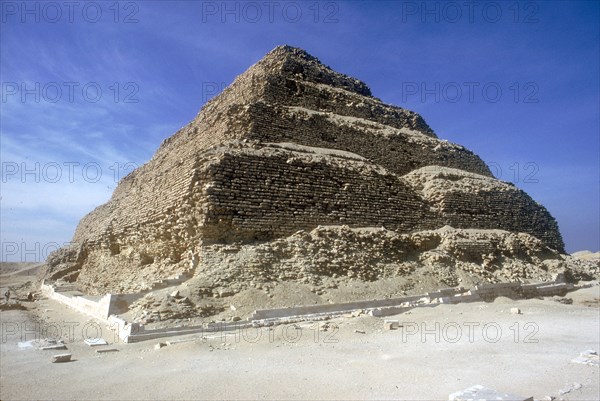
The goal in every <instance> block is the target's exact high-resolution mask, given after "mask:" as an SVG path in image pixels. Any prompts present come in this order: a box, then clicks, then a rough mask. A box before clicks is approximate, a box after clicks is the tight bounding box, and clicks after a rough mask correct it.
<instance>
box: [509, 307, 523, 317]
mask: <svg viewBox="0 0 600 401" xmlns="http://www.w3.org/2000/svg"><path fill="white" fill-rule="evenodd" d="M510 313H512V314H513V315H521V314H522V312H521V309H519V308H510Z"/></svg>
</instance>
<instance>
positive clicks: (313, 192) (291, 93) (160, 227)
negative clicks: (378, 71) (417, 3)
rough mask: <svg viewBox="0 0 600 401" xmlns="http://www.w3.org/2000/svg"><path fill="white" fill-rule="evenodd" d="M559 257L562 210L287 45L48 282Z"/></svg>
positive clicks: (126, 190) (189, 134) (511, 274)
mask: <svg viewBox="0 0 600 401" xmlns="http://www.w3.org/2000/svg"><path fill="white" fill-rule="evenodd" d="M382 247H384V248H382ZM560 253H564V244H563V241H562V238H561V235H560V232H559V230H558V226H557V224H556V221H555V220H554V218H553V217H552V216H551V215H550V213H549V212H548V211H547V210H546V209H545V208H544V207H543V206H541V205H540V204H538V203H537V202H535V201H534V200H533V199H532V198H531V197H530V196H528V195H527V194H526V193H525V192H523V191H522V190H520V189H518V188H516V187H515V186H514V185H512V184H509V183H506V182H503V181H499V180H497V179H495V178H494V177H493V175H492V174H491V172H490V170H489V168H488V166H487V165H486V164H485V163H484V162H483V161H482V160H481V158H479V157H478V156H477V155H476V154H474V153H473V152H471V151H470V150H468V149H466V148H464V147H463V146H460V145H458V144H453V143H450V142H448V141H445V140H441V139H439V138H438V137H437V135H436V134H435V133H434V132H433V130H432V129H431V128H430V127H429V126H428V125H427V123H426V122H425V120H424V119H423V118H422V117H421V116H420V115H418V114H417V113H415V112H413V111H410V110H406V109H403V108H401V107H397V106H393V105H388V104H385V103H383V102H382V101H381V100H379V99H377V98H375V97H373V96H372V94H371V91H370V89H369V88H368V86H367V85H366V84H365V83H363V82H361V81H359V80H358V79H355V78H352V77H349V76H347V75H344V74H341V73H338V72H335V71H333V70H332V69H331V68H329V67H327V66H325V65H324V64H322V63H321V62H320V61H319V60H318V59H317V58H315V57H313V56H311V55H310V54H308V53H307V52H306V51H304V50H302V49H298V48H294V47H290V46H279V47H277V48H275V49H274V50H272V51H271V52H269V53H268V54H267V55H266V56H265V57H264V58H263V59H261V60H260V61H258V62H257V63H256V64H254V65H253V66H251V67H250V68H249V69H248V70H247V71H246V72H244V73H243V74H241V75H240V76H238V77H237V78H236V79H235V80H234V81H233V83H232V84H231V85H230V86H229V87H228V88H226V89H225V90H224V91H223V92H222V93H221V94H219V95H218V96H216V97H214V98H213V99H211V100H210V101H209V102H207V103H206V104H205V105H204V106H203V107H202V109H201V110H200V112H199V113H198V115H197V116H196V117H195V118H194V119H193V120H192V121H191V122H190V123H189V124H188V125H186V126H185V127H183V128H182V129H180V130H179V131H178V132H176V133H175V134H174V135H172V136H171V137H170V138H168V139H166V140H165V141H164V142H163V143H162V144H161V146H160V148H159V149H158V150H157V152H156V154H155V155H154V156H153V157H152V159H151V160H150V161H149V162H148V163H146V164H145V165H143V166H141V167H140V168H138V169H137V170H135V171H133V172H132V173H131V174H129V175H128V176H126V177H125V178H124V179H123V180H122V181H121V182H120V183H119V185H118V186H117V188H116V189H115V191H114V193H113V195H112V197H111V199H110V200H109V201H108V202H107V203H106V204H104V205H102V206H99V207H98V208H96V209H95V210H93V211H92V212H91V213H89V214H88V215H87V216H85V217H84V218H83V219H82V220H81V222H80V223H79V225H78V227H77V229H76V231H75V234H74V237H73V245H72V246H71V247H68V248H64V249H61V250H59V251H57V252H56V253H54V254H53V255H51V256H50V257H49V259H48V261H47V266H46V270H45V273H44V274H45V277H46V278H47V279H48V280H50V281H51V280H57V279H60V280H64V281H68V282H72V283H74V284H76V285H77V286H78V287H79V288H80V289H82V290H84V291H85V292H88V293H93V294H104V293H106V292H120V293H123V292H136V291H144V290H148V288H151V287H152V283H155V282H158V281H160V280H165V279H170V278H172V277H187V278H188V279H189V280H192V281H194V282H195V283H200V282H201V283H202V285H200V284H197V285H198V286H199V287H198V288H202V291H204V292H205V293H207V294H212V293H217V292H218V291H222V290H224V289H227V291H232V292H233V293H240V292H243V291H246V290H248V288H249V287H251V286H252V285H257V283H268V285H271V286H273V285H275V283H282V282H294V283H298V282H302V283H313V282H314V283H319V282H322V281H323V280H324V277H325V278H328V279H330V278H331V277H358V278H361V279H364V280H367V281H369V280H371V281H372V280H378V279H382V278H386V277H388V278H389V277H398V276H403V275H410V274H429V273H430V274H431V275H432V277H437V278H436V280H438V281H437V282H439V283H445V284H446V285H448V284H452V283H456V280H457V278H459V277H462V276H461V275H466V276H465V277H467V276H472V277H475V278H476V279H477V280H480V279H481V280H488V281H490V282H497V281H502V280H510V279H515V278H532V277H536V278H539V279H544V277H545V278H548V277H549V276H548V274H549V268H548V263H546V262H544V261H545V260H546V259H552V260H559V259H560V257H559V254H560ZM515 261H521V262H523V261H524V262H523V263H526V264H527V266H528V267H527V269H525V270H523V268H521V267H519V268H516V267H515V266H516V262H515ZM544 263H546V264H544ZM557 263H558V262H557ZM482 265H483V266H484V267H481V266H482ZM554 265H556V263H555V264H554ZM554 265H553V266H554ZM461 266H462V267H461ZM421 268H425V269H428V270H427V271H428V272H429V273H426V272H420V270H419V269H421ZM186 275H187V276H186ZM474 280H475V279H474ZM250 283H252V285H251V284H250ZM260 285H263V284H260ZM264 285H267V284H264ZM190 296H191V295H190ZM192 298H193V297H192Z"/></svg>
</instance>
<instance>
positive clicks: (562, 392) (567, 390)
mask: <svg viewBox="0 0 600 401" xmlns="http://www.w3.org/2000/svg"><path fill="white" fill-rule="evenodd" d="M581 387H583V386H582V385H581V384H580V383H573V384H571V385H569V386H567V387H564V388H561V389H560V390H558V393H559V394H560V395H565V394H568V393H570V392H571V391H575V390H579V389H580V388H581Z"/></svg>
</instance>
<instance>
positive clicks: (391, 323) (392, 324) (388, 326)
mask: <svg viewBox="0 0 600 401" xmlns="http://www.w3.org/2000/svg"><path fill="white" fill-rule="evenodd" d="M398 325H399V322H398V321H397V320H387V319H386V320H384V321H383V329H384V330H396V329H397V328H398Z"/></svg>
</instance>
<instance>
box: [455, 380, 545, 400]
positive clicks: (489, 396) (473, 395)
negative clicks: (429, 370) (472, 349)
mask: <svg viewBox="0 0 600 401" xmlns="http://www.w3.org/2000/svg"><path fill="white" fill-rule="evenodd" d="M448 400H449V401H533V397H523V396H519V395H515V394H509V393H501V392H498V391H496V390H492V389H490V388H487V387H483V386H482V385H480V384H478V385H476V386H473V387H469V388H468V389H466V390H462V391H457V392H456V393H452V394H450V395H449V396H448Z"/></svg>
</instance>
